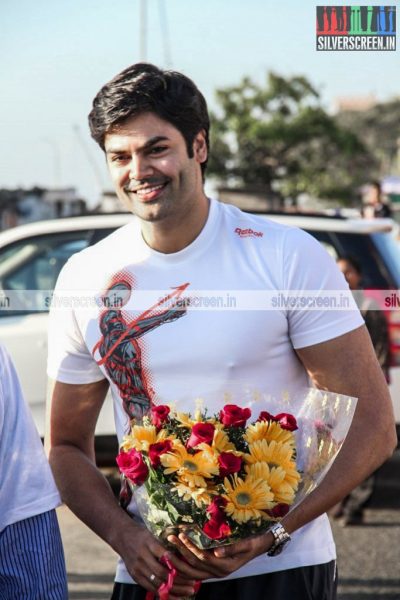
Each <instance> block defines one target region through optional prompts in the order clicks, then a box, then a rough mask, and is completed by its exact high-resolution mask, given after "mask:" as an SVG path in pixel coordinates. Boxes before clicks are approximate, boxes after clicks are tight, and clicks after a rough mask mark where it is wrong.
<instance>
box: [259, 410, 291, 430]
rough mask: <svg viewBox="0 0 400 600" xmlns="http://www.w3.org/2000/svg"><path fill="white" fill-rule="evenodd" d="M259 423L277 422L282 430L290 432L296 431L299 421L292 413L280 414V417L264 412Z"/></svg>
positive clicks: (261, 413)
mask: <svg viewBox="0 0 400 600" xmlns="http://www.w3.org/2000/svg"><path fill="white" fill-rule="evenodd" d="M257 421H275V422H276V423H279V425H280V426H281V427H282V429H287V430H288V431H296V429H298V427H297V421H296V418H295V417H294V416H293V415H291V414H290V413H279V415H275V416H274V415H271V413H269V412H267V411H266V410H263V411H262V412H260V416H259V417H258V419H257Z"/></svg>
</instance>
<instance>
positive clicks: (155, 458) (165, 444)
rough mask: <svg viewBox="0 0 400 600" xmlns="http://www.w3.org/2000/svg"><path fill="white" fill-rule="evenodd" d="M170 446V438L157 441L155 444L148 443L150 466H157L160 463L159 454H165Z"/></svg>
mask: <svg viewBox="0 0 400 600" xmlns="http://www.w3.org/2000/svg"><path fill="white" fill-rule="evenodd" d="M171 448H172V442H171V440H162V441H161V442H157V443H155V444H150V447H149V458H150V462H151V466H152V467H158V466H159V464H160V456H161V454H165V453H166V452H169V451H170V450H171Z"/></svg>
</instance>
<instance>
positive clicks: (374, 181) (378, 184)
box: [369, 179, 382, 193]
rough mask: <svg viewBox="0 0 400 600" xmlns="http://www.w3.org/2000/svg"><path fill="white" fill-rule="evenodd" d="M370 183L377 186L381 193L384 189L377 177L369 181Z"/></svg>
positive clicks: (374, 186)
mask: <svg viewBox="0 0 400 600" xmlns="http://www.w3.org/2000/svg"><path fill="white" fill-rule="evenodd" d="M369 185H370V186H371V187H373V188H375V189H376V190H378V192H379V193H381V191H382V186H381V184H380V182H379V181H377V180H376V179H374V180H373V181H370V182H369Z"/></svg>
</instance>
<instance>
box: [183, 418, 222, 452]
mask: <svg viewBox="0 0 400 600" xmlns="http://www.w3.org/2000/svg"><path fill="white" fill-rule="evenodd" d="M214 431H215V427H214V425H213V424H212V423H196V424H195V425H193V427H192V433H191V435H190V438H189V439H188V441H187V444H186V446H187V448H195V447H196V446H197V445H198V444H211V443H212V441H213V438H214Z"/></svg>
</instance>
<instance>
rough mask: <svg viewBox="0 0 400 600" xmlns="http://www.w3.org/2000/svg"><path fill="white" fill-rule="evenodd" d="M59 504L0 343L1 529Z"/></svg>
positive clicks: (13, 375) (31, 424)
mask: <svg viewBox="0 0 400 600" xmlns="http://www.w3.org/2000/svg"><path fill="white" fill-rule="evenodd" d="M60 504H61V501H60V496H59V493H58V490H57V488H56V485H55V483H54V479H53V476H52V473H51V470H50V467H49V464H48V462H47V459H46V455H45V453H44V450H43V446H42V442H41V441H40V437H39V434H38V432H37V430H36V427H35V424H34V421H33V418H32V416H31V413H30V411H29V407H28V406H27V404H26V402H25V399H24V398H23V395H22V391H21V387H20V384H19V381H18V377H17V374H16V372H15V369H14V365H13V364H12V362H11V358H10V357H9V355H8V354H7V352H6V350H5V349H4V348H3V347H2V346H0V531H2V530H3V529H4V528H5V527H7V526H8V525H11V524H12V523H16V522H17V521H21V520H22V519H28V518H29V517H33V516H35V515H39V514H41V513H44V512H47V511H49V510H51V509H53V508H56V507H57V506H59V505H60Z"/></svg>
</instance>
